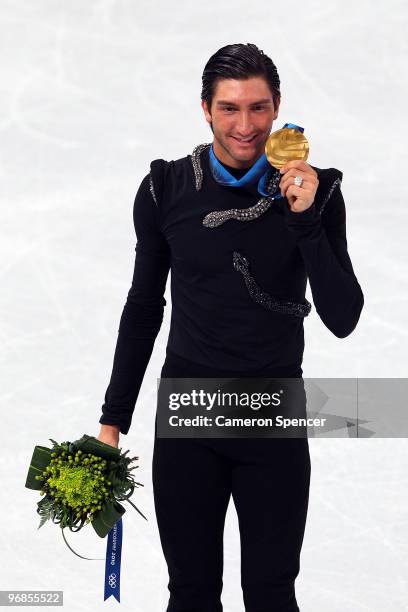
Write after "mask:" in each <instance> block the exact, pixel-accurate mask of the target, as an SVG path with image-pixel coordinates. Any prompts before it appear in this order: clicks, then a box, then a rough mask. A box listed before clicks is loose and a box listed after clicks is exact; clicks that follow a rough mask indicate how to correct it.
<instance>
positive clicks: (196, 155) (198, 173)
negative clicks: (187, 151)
mask: <svg viewBox="0 0 408 612" xmlns="http://www.w3.org/2000/svg"><path fill="white" fill-rule="evenodd" d="M210 146H211V143H210V142H205V143H203V144H199V145H197V146H196V147H194V149H193V152H192V154H191V162H192V164H193V170H194V176H195V184H196V190H197V191H200V189H201V187H202V185H203V169H202V167H201V160H200V155H201V153H202V152H203V151H204V150H205V149H207V147H210Z"/></svg>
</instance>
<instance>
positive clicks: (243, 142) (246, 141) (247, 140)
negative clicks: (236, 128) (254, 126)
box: [232, 134, 257, 145]
mask: <svg viewBox="0 0 408 612" xmlns="http://www.w3.org/2000/svg"><path fill="white" fill-rule="evenodd" d="M256 137H257V134H255V135H254V136H251V138H236V137H235V136H232V138H234V140H236V141H237V142H239V144H241V145H246V144H250V143H251V142H253V141H254V140H255V138H256Z"/></svg>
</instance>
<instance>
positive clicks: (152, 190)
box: [149, 172, 158, 206]
mask: <svg viewBox="0 0 408 612" xmlns="http://www.w3.org/2000/svg"><path fill="white" fill-rule="evenodd" d="M149 189H150V193H151V194H152V198H153V200H154V203H155V204H156V206H158V204H157V199H156V194H155V193H154V186H153V179H152V173H151V172H150V174H149Z"/></svg>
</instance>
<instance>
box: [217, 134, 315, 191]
mask: <svg viewBox="0 0 408 612" xmlns="http://www.w3.org/2000/svg"><path fill="white" fill-rule="evenodd" d="M283 127H284V128H295V129H297V130H299V131H300V132H302V133H303V132H304V129H303V128H302V127H300V126H298V125H296V124H295V123H285V125H284V126H283ZM282 129H283V128H282ZM209 159H210V168H211V172H212V174H213V177H214V178H215V180H216V181H217V182H218V183H220V185H224V186H226V187H246V186H248V185H254V184H255V183H258V184H257V190H258V193H260V194H261V195H263V196H273V197H274V199H279V198H282V197H283V196H282V194H281V193H280V191H279V189H277V191H276V192H275V193H274V194H271V193H268V192H267V191H266V185H267V181H268V180H269V179H270V178H271V176H272V174H273V173H276V172H278V170H276V168H273V167H272V166H271V164H270V163H269V162H268V159H267V157H266V155H265V153H263V154H262V155H261V156H260V157H259V158H258V159H257V160H256V162H255V163H254V164H253V165H252V166H251V167H250V168H249V170H248V172H246V173H245V174H244V175H243V176H241V177H240V178H239V179H237V178H235V176H233V175H232V174H231V173H230V172H228V170H227V169H226V168H225V166H223V164H222V163H221V162H220V161H219V160H218V159H217V158H216V156H215V153H214V149H213V145H212V144H211V146H210V155H209Z"/></svg>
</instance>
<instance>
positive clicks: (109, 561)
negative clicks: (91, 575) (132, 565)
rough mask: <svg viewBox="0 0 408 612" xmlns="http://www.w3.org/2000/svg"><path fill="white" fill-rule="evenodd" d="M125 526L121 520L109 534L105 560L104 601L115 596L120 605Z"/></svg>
mask: <svg viewBox="0 0 408 612" xmlns="http://www.w3.org/2000/svg"><path fill="white" fill-rule="evenodd" d="M122 534H123V524H122V519H121V518H120V519H119V520H118V521H117V522H116V523H115V524H114V526H113V527H112V529H111V530H110V531H109V533H108V542H107V545H106V559H105V595H104V598H103V599H104V601H105V600H106V599H108V597H110V596H111V595H113V596H114V597H115V598H116V599H117V601H119V603H120V559H121V554H122Z"/></svg>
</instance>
